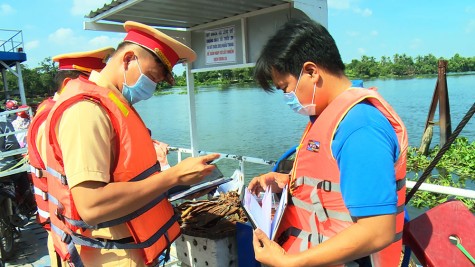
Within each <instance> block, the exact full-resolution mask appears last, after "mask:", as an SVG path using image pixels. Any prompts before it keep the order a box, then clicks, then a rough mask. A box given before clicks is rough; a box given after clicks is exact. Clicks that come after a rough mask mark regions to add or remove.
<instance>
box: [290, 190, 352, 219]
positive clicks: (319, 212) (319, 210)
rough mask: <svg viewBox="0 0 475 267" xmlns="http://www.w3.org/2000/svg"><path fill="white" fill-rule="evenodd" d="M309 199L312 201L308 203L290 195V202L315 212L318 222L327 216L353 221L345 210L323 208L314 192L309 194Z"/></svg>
mask: <svg viewBox="0 0 475 267" xmlns="http://www.w3.org/2000/svg"><path fill="white" fill-rule="evenodd" d="M310 199H311V200H312V203H308V202H305V201H302V200H300V199H298V198H295V197H292V203H293V204H294V205H295V206H296V207H298V208H301V209H304V210H306V211H309V212H313V213H315V215H316V216H317V218H318V220H319V221H320V222H325V221H326V220H327V219H328V218H334V219H337V220H340V221H344V222H353V219H352V218H351V216H350V214H348V213H346V212H338V211H334V210H329V209H325V208H324V207H323V205H322V203H321V202H320V198H319V197H318V195H317V194H316V193H315V194H311V198H310Z"/></svg>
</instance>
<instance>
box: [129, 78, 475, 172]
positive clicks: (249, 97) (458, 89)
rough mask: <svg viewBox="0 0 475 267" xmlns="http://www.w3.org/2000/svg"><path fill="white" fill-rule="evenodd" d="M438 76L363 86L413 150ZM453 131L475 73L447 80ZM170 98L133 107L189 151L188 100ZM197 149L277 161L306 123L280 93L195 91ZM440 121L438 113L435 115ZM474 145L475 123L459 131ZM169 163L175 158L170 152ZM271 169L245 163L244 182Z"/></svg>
mask: <svg viewBox="0 0 475 267" xmlns="http://www.w3.org/2000/svg"><path fill="white" fill-rule="evenodd" d="M435 84H436V78H435V77H434V78H424V79H405V80H404V79H402V80H401V79H399V80H373V81H367V82H365V86H367V87H369V86H376V87H378V88H379V90H378V91H379V92H380V93H381V95H383V97H384V98H385V99H386V100H387V101H388V102H389V103H390V104H391V105H392V106H393V107H394V109H395V110H396V111H397V112H398V114H399V115H400V116H401V118H402V120H403V121H404V123H405V124H406V127H407V129H408V135H409V143H410V145H411V146H419V144H420V140H421V137H422V134H423V130H424V125H425V121H426V118H427V113H428V110H429V106H430V103H431V100H432V94H433V91H434V88H435ZM447 84H448V88H449V99H450V109H451V116H452V130H454V129H455V127H456V126H457V125H458V123H459V122H460V120H461V119H462V117H463V116H464V115H465V113H466V112H467V111H468V109H469V108H470V107H471V105H472V104H473V102H474V99H475V75H465V76H448V77H447ZM171 90H172V92H173V93H172V94H167V95H160V96H155V97H152V98H151V99H150V100H147V101H142V102H140V103H138V104H137V105H136V108H137V110H138V111H139V113H140V114H141V115H142V117H143V119H144V121H145V123H146V124H147V126H148V127H149V128H150V129H151V130H152V135H153V137H154V138H156V139H158V140H161V141H163V142H166V143H168V144H170V145H172V146H177V147H186V148H189V147H190V139H189V124H188V97H187V95H186V94H180V92H183V90H184V89H183V88H174V89H171ZM195 98H196V114H197V115H196V116H197V128H198V132H199V135H198V148H199V150H205V151H216V152H222V153H230V154H235V155H245V156H251V157H258V158H264V159H266V160H275V159H277V158H279V157H280V155H282V154H283V153H284V152H285V151H286V150H287V149H288V148H290V147H292V146H294V145H295V144H297V143H298V142H299V140H300V135H301V134H302V131H303V129H304V127H305V125H306V123H307V121H308V119H307V118H305V117H304V116H301V115H299V114H295V113H294V112H292V111H291V110H290V109H289V108H288V107H287V106H286V105H285V103H284V101H283V98H282V93H281V92H276V93H274V94H269V93H265V92H264V91H263V90H261V89H259V88H257V87H253V86H246V87H237V86H229V87H220V88H216V87H199V88H197V93H196V96H195ZM435 120H436V121H437V120H438V111H436V114H435ZM438 134H439V129H438V127H434V139H433V141H432V146H434V145H435V144H438V142H439V140H438ZM461 135H462V136H466V137H468V138H469V140H471V141H475V119H472V120H471V121H470V122H469V123H468V124H467V125H466V126H465V128H464V130H463V131H462V133H461ZM170 161H171V163H172V164H173V163H175V162H176V159H175V157H174V155H173V154H172V155H171V157H170ZM219 164H220V165H223V166H220V167H221V168H222V170H223V173H224V174H225V175H231V174H232V171H233V170H234V169H235V168H237V165H236V164H233V163H232V161H230V162H226V161H224V160H223V162H221V163H219ZM269 169H270V167H268V166H259V165H256V164H250V163H249V164H246V166H245V174H246V179H247V180H249V179H251V178H252V177H253V176H254V175H257V174H259V173H264V172H266V171H268V170H269Z"/></svg>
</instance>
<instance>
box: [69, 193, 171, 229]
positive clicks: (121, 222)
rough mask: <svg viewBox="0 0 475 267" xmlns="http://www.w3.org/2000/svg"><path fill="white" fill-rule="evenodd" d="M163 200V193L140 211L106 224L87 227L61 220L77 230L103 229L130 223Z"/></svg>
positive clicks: (82, 222)
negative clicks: (77, 228)
mask: <svg viewBox="0 0 475 267" xmlns="http://www.w3.org/2000/svg"><path fill="white" fill-rule="evenodd" d="M165 198H167V194H166V193H163V194H161V195H159V196H158V197H157V198H155V199H154V200H152V201H150V202H149V203H148V204H147V205H145V206H143V207H142V208H140V209H138V210H136V211H134V212H132V213H129V214H128V215H125V216H123V217H120V218H117V219H114V220H110V221H107V222H103V223H99V224H97V225H89V224H87V223H86V222H84V221H83V220H73V219H71V218H68V217H66V216H63V218H64V219H65V220H66V221H67V222H68V223H69V224H70V225H72V226H76V227H79V228H84V229H100V228H105V227H111V226H115V225H119V224H123V223H126V222H128V221H131V220H132V219H135V218H137V217H139V216H140V215H142V214H144V213H145V212H147V211H148V210H150V209H151V208H153V207H155V206H156V205H157V204H158V203H160V201H162V200H164V199H165Z"/></svg>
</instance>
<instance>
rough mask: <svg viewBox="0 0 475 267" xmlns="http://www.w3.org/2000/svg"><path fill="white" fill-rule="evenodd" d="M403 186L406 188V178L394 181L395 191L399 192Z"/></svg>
mask: <svg viewBox="0 0 475 267" xmlns="http://www.w3.org/2000/svg"><path fill="white" fill-rule="evenodd" d="M404 186H406V178H403V179H401V180H397V181H396V191H399V190H401V189H402V188H403V187H404Z"/></svg>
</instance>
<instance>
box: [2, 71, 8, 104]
mask: <svg viewBox="0 0 475 267" xmlns="http://www.w3.org/2000/svg"><path fill="white" fill-rule="evenodd" d="M2 79H3V92H4V93H5V100H6V99H7V91H8V83H7V71H6V70H5V69H2Z"/></svg>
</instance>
